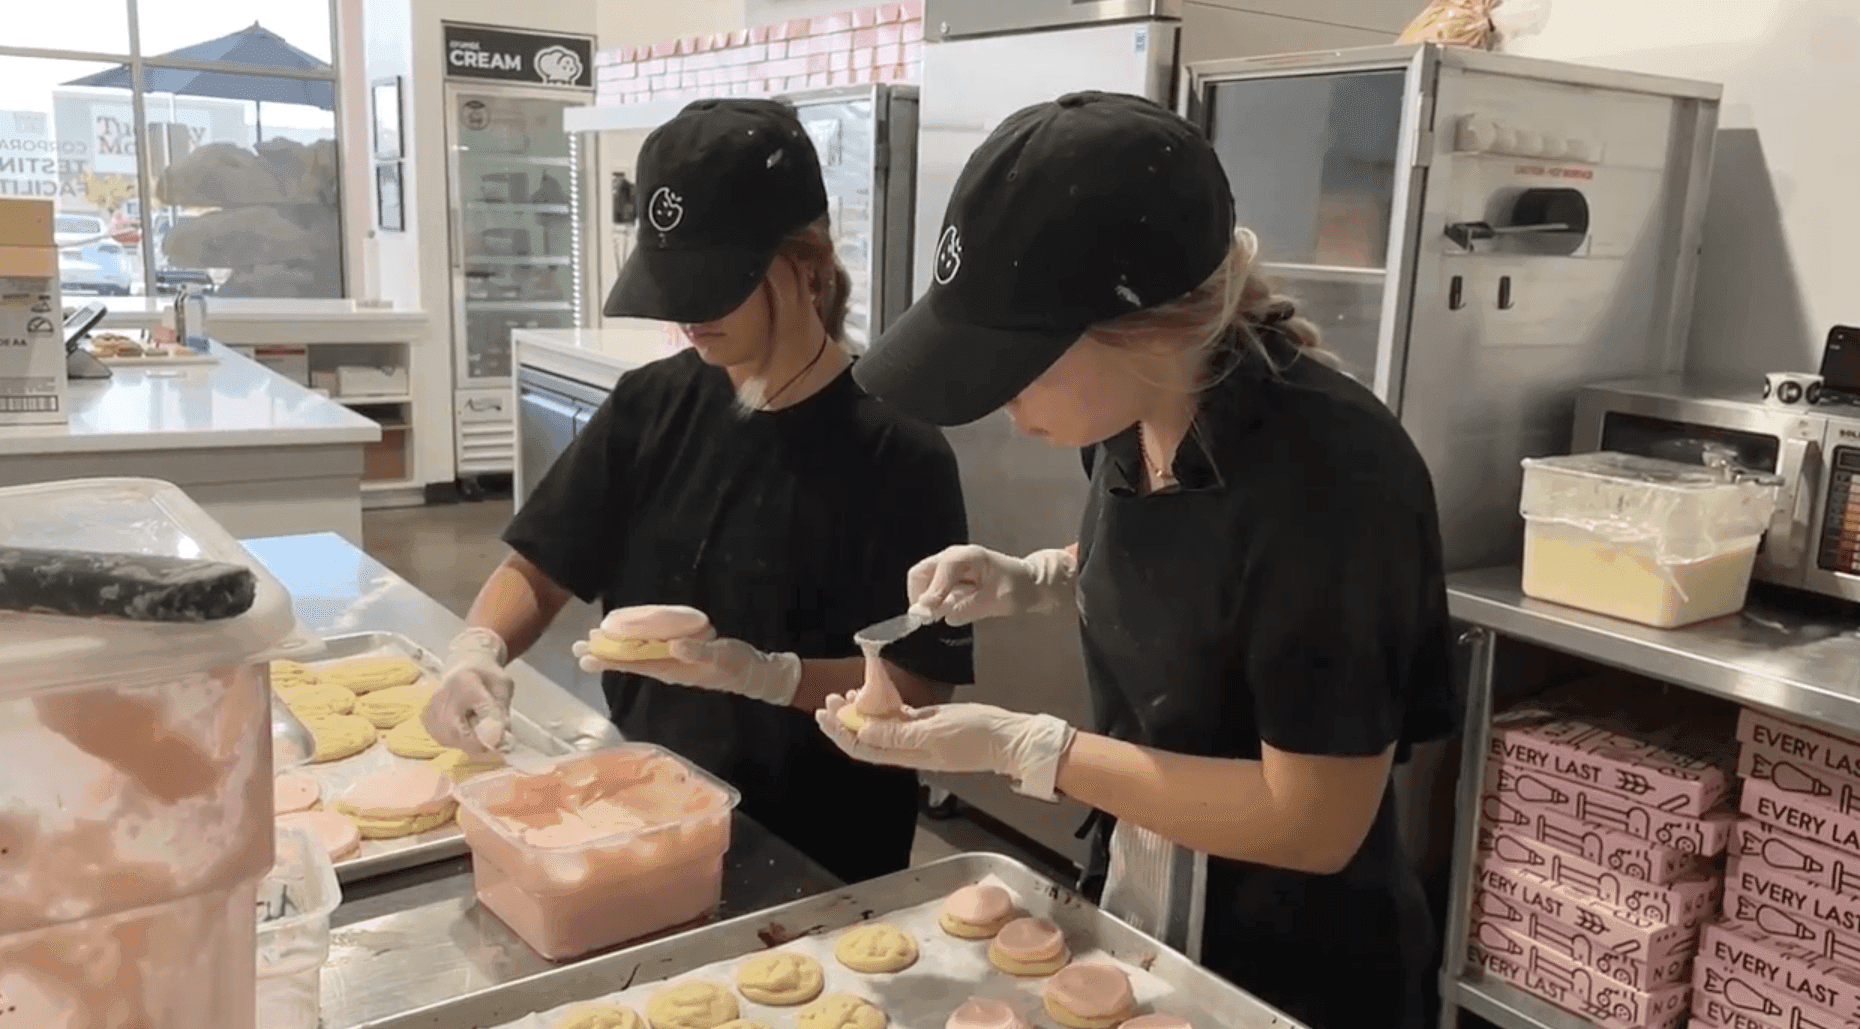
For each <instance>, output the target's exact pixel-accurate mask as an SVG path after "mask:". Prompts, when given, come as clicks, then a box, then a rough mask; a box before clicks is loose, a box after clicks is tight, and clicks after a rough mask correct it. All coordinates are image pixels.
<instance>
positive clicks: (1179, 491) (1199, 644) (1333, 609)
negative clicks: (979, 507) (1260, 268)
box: [1079, 333, 1456, 1026]
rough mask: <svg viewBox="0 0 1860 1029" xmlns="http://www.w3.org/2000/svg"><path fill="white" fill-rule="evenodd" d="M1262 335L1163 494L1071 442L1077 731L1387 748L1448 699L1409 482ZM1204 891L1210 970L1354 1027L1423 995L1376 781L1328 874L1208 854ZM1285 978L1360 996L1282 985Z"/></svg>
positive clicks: (1101, 450) (1368, 425) (1336, 388)
mask: <svg viewBox="0 0 1860 1029" xmlns="http://www.w3.org/2000/svg"><path fill="white" fill-rule="evenodd" d="M1267 340H1268V344H1267V349H1268V352H1269V354H1270V357H1271V362H1270V364H1269V363H1268V361H1267V360H1266V359H1265V358H1263V357H1262V356H1261V355H1260V354H1259V353H1258V352H1255V351H1248V350H1241V349H1239V348H1238V347H1237V346H1233V347H1231V348H1230V349H1229V350H1228V351H1227V352H1226V366H1225V367H1224V369H1223V372H1222V375H1221V377H1220V378H1219V379H1218V381H1216V382H1215V383H1214V384H1212V385H1210V386H1209V387H1208V388H1207V389H1206V390H1205V391H1204V392H1203V394H1202V397H1201V404H1200V409H1199V411H1198V414H1197V417H1196V421H1195V423H1194V427H1193V429H1192V431H1191V432H1190V434H1189V435H1188V437H1187V438H1186V439H1185V440H1184V441H1183V442H1182V444H1181V445H1180V446H1179V447H1178V448H1177V452H1176V456H1175V461H1174V468H1173V471H1174V474H1175V478H1176V481H1177V485H1176V486H1174V487H1171V488H1169V489H1166V490H1163V491H1160V492H1157V493H1149V492H1147V491H1146V489H1145V485H1146V477H1145V474H1144V467H1143V459H1142V454H1141V450H1140V446H1139V441H1138V438H1137V431H1136V429H1135V428H1134V427H1133V428H1132V429H1130V430H1128V431H1126V432H1124V433H1123V434H1121V435H1119V436H1117V437H1115V438H1113V439H1111V440H1108V441H1106V442H1105V443H1103V444H1100V445H1099V446H1097V447H1094V448H1092V449H1091V450H1089V451H1088V452H1087V453H1086V462H1085V463H1086V468H1087V470H1088V472H1090V473H1091V475H1092V486H1091V495H1090V499H1089V501H1088V503H1087V506H1086V511H1085V515H1084V520H1083V525H1082V527H1081V529H1080V533H1079V557H1080V572H1079V608H1080V617H1081V635H1082V638H1083V644H1084V651H1085V659H1086V671H1087V676H1088V679H1089V682H1090V687H1091V692H1092V697H1093V702H1094V707H1095V711H1096V714H1097V720H1098V729H1099V730H1100V731H1102V732H1106V733H1108V734H1110V735H1112V736H1116V737H1119V738H1122V739H1128V740H1132V741H1135V742H1138V743H1143V744H1146V745H1149V746H1154V747H1158V748H1160V749H1163V750H1169V751H1175V752H1179V753H1186V754H1195V755H1200V756H1207V757H1222V758H1252V759H1257V758H1258V757H1259V756H1260V752H1261V750H1260V748H1261V744H1262V743H1266V744H1271V745H1272V746H1273V747H1274V748H1276V749H1279V750H1283V751H1288V752H1291V753H1297V754H1323V755H1340V756H1365V755H1374V754H1379V753H1381V752H1382V751H1383V750H1384V749H1386V748H1388V747H1389V746H1390V745H1396V747H1397V753H1398V756H1405V752H1406V745H1407V744H1411V743H1416V742H1421V741H1425V740H1430V739H1437V738H1440V737H1441V736H1444V735H1445V734H1447V733H1448V732H1450V731H1451V730H1452V728H1453V727H1454V711H1455V707H1456V700H1455V694H1454V691H1453V688H1452V682H1451V666H1450V657H1451V651H1450V648H1451V637H1450V633H1449V625H1448V617H1447V605H1446V589H1445V582H1444V576H1443V574H1442V566H1441V543H1440V529H1439V524H1438V518H1437V515H1436V512H1435V503H1434V491H1433V484H1432V480H1431V478H1430V476H1429V475H1428V471H1427V467H1426V465H1425V464H1424V462H1423V461H1422V458H1421V455H1420V453H1419V452H1418V451H1417V450H1416V449H1415V447H1414V444H1413V442H1412V441H1411V440H1410V439H1409V438H1408V435H1407V433H1406V432H1405V431H1404V430H1403V429H1402V427H1401V425H1400V423H1399V422H1398V421H1397V420H1396V418H1395V416H1394V415H1393V414H1392V413H1391V412H1390V411H1389V410H1388V409H1387V408H1386V407H1385V406H1384V405H1383V404H1382V403H1381V402H1380V401H1379V400H1377V399H1376V397H1375V396H1374V394H1372V393H1371V392H1370V391H1369V390H1367V389H1366V388H1364V387H1363V386H1361V385H1360V384H1358V383H1357V382H1355V381H1354V380H1352V379H1351V378H1349V377H1348V376H1347V375H1344V374H1342V373H1341V372H1338V371H1336V370H1334V369H1332V368H1330V367H1328V366H1326V365H1324V364H1323V363H1321V362H1320V361H1318V360H1317V359H1315V358H1312V357H1309V356H1301V355H1300V353H1299V352H1298V350H1297V349H1296V348H1295V347H1293V346H1292V345H1291V343H1290V342H1289V341H1287V340H1285V339H1284V338H1282V337H1280V336H1278V335H1277V334H1276V333H1274V334H1271V335H1268V336H1267ZM1239 354H1245V355H1246V356H1243V357H1242V356H1235V355H1239ZM1209 889H1210V895H1209V910H1208V916H1207V921H1206V926H1207V929H1206V935H1205V937H1204V948H1205V951H1204V955H1205V957H1206V959H1207V961H1208V963H1209V965H1210V966H1211V967H1214V968H1216V969H1217V970H1219V971H1222V972H1223V973H1224V974H1227V975H1229V976H1230V977H1231V978H1234V979H1236V981H1240V982H1241V983H1242V985H1244V986H1247V987H1248V988H1251V989H1254V990H1255V992H1258V993H1260V994H1261V995H1262V996H1265V997H1267V998H1268V999H1270V1000H1273V1001H1274V1002H1276V1003H1280V1004H1281V1005H1282V1006H1284V1007H1286V1008H1287V1009H1288V1010H1289V1012H1290V1013H1291V1014H1293V1015H1294V1016H1295V1017H1299V1016H1302V1017H1303V1018H1304V1020H1306V1021H1307V1022H1309V1023H1310V1024H1312V1025H1314V1026H1328V1025H1333V1024H1337V1025H1340V1024H1350V1023H1349V1021H1348V1020H1349V1019H1350V1018H1353V1017H1356V1016H1355V1015H1354V1014H1352V1013H1353V1012H1355V1011H1358V1010H1363V1011H1367V1012H1372V1013H1374V1016H1375V1017H1374V1018H1373V1019H1372V1020H1371V1021H1361V1022H1357V1023H1354V1024H1361V1025H1369V1024H1376V1025H1398V1024H1401V1020H1400V1019H1399V1018H1395V1017H1388V1016H1390V1015H1391V1013H1393V1012H1395V1011H1396V1010H1397V1008H1405V1007H1407V1002H1406V1000H1400V999H1396V998H1391V997H1390V996H1389V994H1390V992H1391V991H1401V992H1402V994H1403V996H1404V997H1405V996H1406V991H1408V990H1409V989H1411V988H1415V986H1416V984H1419V988H1421V989H1424V988H1425V978H1424V977H1425V975H1426V974H1427V962H1428V961H1429V960H1430V959H1431V955H1432V949H1431V942H1430V940H1431V929H1430V927H1429V925H1428V916H1427V912H1426V908H1425V904H1424V903H1423V902H1422V900H1421V894H1420V888H1419V884H1418V881H1417V880H1416V878H1415V875H1414V872H1413V870H1412V869H1411V868H1410V866H1409V865H1408V863H1407V861H1406V860H1405V858H1404V856H1403V854H1402V852H1401V843H1400V839H1399V834H1398V833H1397V831H1396V823H1395V812H1394V803H1393V795H1392V792H1390V791H1385V795H1384V799H1383V805H1382V809H1381V811H1380V813H1379V814H1378V816H1377V819H1376V823H1375V825H1374V827H1373V828H1372V829H1371V831H1370V833H1369V836H1368V838H1367V839H1366V840H1365V842H1364V844H1363V847H1362V849H1361V850H1360V851H1359V852H1358V853H1357V855H1356V858H1355V859H1354V860H1353V861H1352V862H1351V864H1350V866H1349V867H1348V868H1346V869H1345V870H1344V871H1343V872H1342V873H1340V874H1338V875H1335V876H1314V875H1306V874H1303V873H1296V872H1290V871H1286V870H1282V869H1272V868H1264V867H1262V866H1256V865H1249V864H1245V863H1242V862H1233V861H1224V860H1215V861H1213V862H1211V868H1210V887H1209ZM1415 948H1419V950H1420V953H1419V954H1415V955H1411V954H1410V953H1409V952H1410V951H1413V950H1414V949H1415ZM1411 957H1412V959H1413V960H1410V958H1411ZM1414 961H1419V962H1420V963H1419V964H1415V963H1413V962H1414ZM1300 962H1305V963H1306V964H1304V965H1302V966H1301V965H1300ZM1300 967H1303V968H1307V969H1312V968H1326V969H1330V971H1327V972H1325V973H1324V974H1325V975H1338V976H1342V977H1343V978H1344V979H1345V980H1351V979H1355V980H1357V981H1360V982H1361V983H1363V984H1364V985H1363V986H1362V988H1361V989H1360V990H1355V991H1351V993H1350V995H1348V996H1340V995H1338V994H1337V993H1336V991H1335V990H1326V989H1320V988H1317V987H1315V986H1314V987H1313V988H1312V989H1301V988H1297V987H1295V986H1294V984H1295V983H1297V982H1299V981H1301V980H1309V975H1308V973H1300V972H1298V971H1297V969H1299V968H1300ZM1342 968H1350V969H1353V970H1354V971H1355V975H1354V976H1351V975H1349V974H1347V973H1345V972H1343V971H1342V970H1341V969H1342ZM1417 977H1419V978H1417ZM1376 983H1383V984H1385V985H1384V986H1380V987H1379V986H1376V985H1373V984H1376ZM1372 996H1373V997H1376V998H1377V1000H1376V1002H1375V1003H1374V1004H1371V1005H1370V1006H1369V1007H1367V1008H1363V1009H1358V1008H1354V1007H1349V1006H1348V1005H1350V1004H1354V1003H1357V1002H1358V1001H1360V1000H1361V999H1363V998H1368V997H1372ZM1352 998H1355V999H1352ZM1339 1003H1340V1004H1344V1005H1346V1006H1345V1007H1343V1008H1337V1007H1327V1006H1326V1005H1330V1004H1339ZM1377 1004H1379V1005H1381V1006H1379V1007H1378V1006H1376V1005H1377Z"/></svg>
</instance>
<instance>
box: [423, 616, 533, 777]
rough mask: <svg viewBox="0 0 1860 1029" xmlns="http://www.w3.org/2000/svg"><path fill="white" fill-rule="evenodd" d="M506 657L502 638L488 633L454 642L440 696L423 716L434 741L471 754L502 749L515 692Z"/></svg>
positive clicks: (468, 633)
mask: <svg viewBox="0 0 1860 1029" xmlns="http://www.w3.org/2000/svg"><path fill="white" fill-rule="evenodd" d="M505 653H506V652H505V649H504V641H503V638H502V637H500V636H498V635H497V634H496V633H494V632H492V631H491V630H489V629H467V630H465V631H464V632H462V633H460V634H459V635H458V637H457V638H456V639H454V640H453V641H452V647H451V650H450V652H449V653H448V654H447V657H446V670H445V674H444V675H443V676H442V677H441V678H440V680H439V692H438V693H435V694H433V699H432V701H431V702H430V703H428V704H427V705H426V711H425V713H424V714H423V715H422V716H421V721H422V722H424V723H425V725H426V731H427V732H428V733H429V734H430V735H431V736H432V737H433V739H435V740H437V741H438V742H440V743H442V744H444V745H446V746H448V747H456V748H458V749H459V750H463V751H466V752H467V753H472V754H482V753H485V752H486V751H491V750H496V749H498V747H499V746H500V745H502V743H503V742H504V734H505V733H506V732H508V731H509V730H510V697H511V694H513V693H515V692H516V688H517V687H516V684H515V683H514V682H512V681H511V679H510V673H508V672H506V671H504V658H505Z"/></svg>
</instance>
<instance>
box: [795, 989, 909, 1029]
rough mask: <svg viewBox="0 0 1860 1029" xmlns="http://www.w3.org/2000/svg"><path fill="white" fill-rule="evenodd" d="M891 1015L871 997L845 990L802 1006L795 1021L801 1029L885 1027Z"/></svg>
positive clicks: (879, 1028)
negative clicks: (875, 1004) (867, 998)
mask: <svg viewBox="0 0 1860 1029" xmlns="http://www.w3.org/2000/svg"><path fill="white" fill-rule="evenodd" d="M888 1021H890V1019H888V1018H886V1017H885V1013H884V1012H883V1011H880V1010H879V1009H878V1008H877V1007H875V1006H874V1005H873V1004H872V1002H871V1001H869V1000H864V999H861V998H859V997H854V996H852V995H851V994H846V993H830V994H828V995H827V996H825V997H822V998H820V999H819V1000H817V1001H815V1002H813V1003H812V1004H809V1005H808V1006H806V1007H804V1008H802V1009H801V1013H800V1014H799V1015H796V1016H795V1020H794V1022H795V1024H796V1025H798V1026H800V1027H801V1029H885V1023H886V1022H888Z"/></svg>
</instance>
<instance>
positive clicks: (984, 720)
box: [815, 693, 1077, 800]
mask: <svg viewBox="0 0 1860 1029" xmlns="http://www.w3.org/2000/svg"><path fill="white" fill-rule="evenodd" d="M852 698H853V694H852V693H848V694H846V695H845V696H843V697H839V696H834V697H828V698H827V704H826V706H825V707H823V708H821V709H820V710H819V711H818V712H816V713H815V721H817V722H819V723H820V730H821V731H822V732H824V733H826V734H827V736H828V737H829V738H831V739H832V740H833V742H834V743H836V744H838V745H839V748H840V749H841V750H843V751H845V752H846V753H848V754H851V755H852V756H853V757H856V758H858V759H859V760H861V761H869V762H871V763H873V764H878V765H899V766H901V767H904V768H915V769H918V770H919V771H925V772H994V773H995V774H997V775H1005V776H1007V777H1008V778H1009V779H1012V780H1013V781H1014V788H1015V789H1016V790H1018V791H1020V792H1021V793H1024V794H1026V795H1027V796H1029V797H1036V798H1038V799H1040V800H1052V799H1054V797H1055V793H1054V786H1053V782H1054V780H1055V779H1057V778H1058V776H1059V761H1060V759H1061V758H1063V757H1064V756H1065V753H1066V748H1068V747H1070V746H1071V745H1072V737H1073V736H1074V735H1076V734H1077V730H1075V729H1073V728H1072V726H1070V725H1067V724H1066V722H1065V720H1064V719H1061V718H1056V717H1054V716H1053V715H1026V714H1021V713H1019V712H1017V711H1007V710H1004V709H1002V708H998V707H994V706H992V705H989V704H938V705H936V706H934V707H917V708H914V707H906V708H905V709H904V717H903V718H896V719H873V720H871V721H868V722H866V723H865V727H864V728H862V729H860V730H859V732H858V734H857V735H855V734H854V733H853V731H852V730H851V729H848V728H846V726H845V725H844V724H843V723H842V722H841V721H840V708H843V707H845V706H846V705H847V704H850V703H852Z"/></svg>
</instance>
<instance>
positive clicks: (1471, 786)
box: [1440, 627, 1498, 1029]
mask: <svg viewBox="0 0 1860 1029" xmlns="http://www.w3.org/2000/svg"><path fill="white" fill-rule="evenodd" d="M1460 642H1461V643H1465V644H1470V645H1471V646H1472V648H1473V655H1472V666H1471V669H1470V671H1469V673H1468V675H1467V680H1466V720H1465V723H1464V725H1463V726H1462V728H1461V730H1460V783H1459V794H1458V800H1457V808H1458V810H1457V812H1456V814H1457V817H1456V818H1455V820H1454V827H1453V880H1452V886H1451V888H1450V890H1449V892H1448V896H1447V924H1446V925H1445V926H1443V927H1442V930H1443V938H1444V939H1445V941H1446V945H1445V946H1444V947H1443V948H1442V950H1441V955H1442V957H1441V962H1440V1029H1458V1026H1459V1024H1460V992H1459V982H1460V978H1461V977H1462V976H1463V975H1464V974H1465V968H1466V930H1467V922H1468V919H1469V918H1470V917H1471V914H1472V896H1473V884H1474V871H1475V869H1477V868H1478V865H1479V821H1480V812H1479V809H1480V800H1481V798H1482V797H1483V796H1484V795H1485V757H1486V753H1487V752H1488V751H1489V750H1490V749H1491V744H1492V675H1493V669H1494V661H1495V658H1496V656H1497V652H1498V634H1497V633H1495V632H1493V631H1492V630H1490V629H1486V628H1480V627H1474V628H1470V629H1467V630H1466V632H1465V633H1464V634H1462V635H1461V636H1460Z"/></svg>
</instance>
